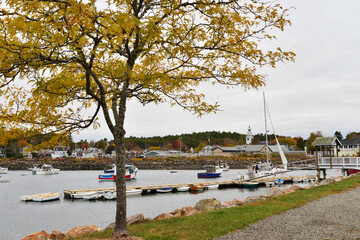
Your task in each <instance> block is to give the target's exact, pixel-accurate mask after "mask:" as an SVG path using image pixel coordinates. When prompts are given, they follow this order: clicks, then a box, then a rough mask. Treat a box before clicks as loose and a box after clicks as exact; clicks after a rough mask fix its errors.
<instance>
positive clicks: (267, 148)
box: [263, 92, 269, 163]
mask: <svg viewBox="0 0 360 240" xmlns="http://www.w3.org/2000/svg"><path fill="white" fill-rule="evenodd" d="M263 97H264V116H265V142H266V163H269V145H268V135H267V133H268V130H267V120H266V102H265V92H263Z"/></svg>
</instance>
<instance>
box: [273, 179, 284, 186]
mask: <svg viewBox="0 0 360 240" xmlns="http://www.w3.org/2000/svg"><path fill="white" fill-rule="evenodd" d="M283 183H284V180H282V179H276V180H275V184H276V185H281V184H283Z"/></svg>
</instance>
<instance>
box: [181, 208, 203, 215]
mask: <svg viewBox="0 0 360 240" xmlns="http://www.w3.org/2000/svg"><path fill="white" fill-rule="evenodd" d="M181 213H182V216H191V215H196V214H200V213H202V211H199V210H196V209H195V208H193V207H191V206H186V207H183V208H182V209H181Z"/></svg>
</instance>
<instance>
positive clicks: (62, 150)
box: [51, 147, 69, 159]
mask: <svg viewBox="0 0 360 240" xmlns="http://www.w3.org/2000/svg"><path fill="white" fill-rule="evenodd" d="M67 157H69V155H68V153H67V148H66V147H55V149H54V152H53V153H51V158H52V159H55V158H67Z"/></svg>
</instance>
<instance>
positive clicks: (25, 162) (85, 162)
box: [0, 157, 299, 170]
mask: <svg viewBox="0 0 360 240" xmlns="http://www.w3.org/2000/svg"><path fill="white" fill-rule="evenodd" d="M298 160H299V159H296V158H294V159H289V158H288V161H289V162H291V161H298ZM265 161H266V159H264V158H262V157H258V158H254V157H249V158H245V157H228V158H226V157H203V158H191V159H189V158H186V159H183V158H162V159H160V158H155V159H133V160H130V161H128V162H127V163H128V164H134V165H135V166H136V167H138V168H139V169H149V170H150V169H153V170H156V169H158V170H167V169H169V170H170V169H175V170H198V169H203V168H204V166H205V165H217V164H219V162H224V163H228V164H229V166H230V169H231V168H233V169H244V168H248V167H249V166H251V165H253V164H256V163H259V162H265ZM272 162H273V164H274V165H278V164H281V160H280V159H273V160H272ZM44 163H47V164H51V165H52V166H53V167H55V168H59V169H60V170H103V169H104V168H105V167H106V166H107V165H109V164H112V163H114V159H77V158H65V159H15V160H11V159H0V166H1V167H7V168H9V170H27V169H28V168H30V167H33V165H34V164H37V165H42V164H44Z"/></svg>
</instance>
